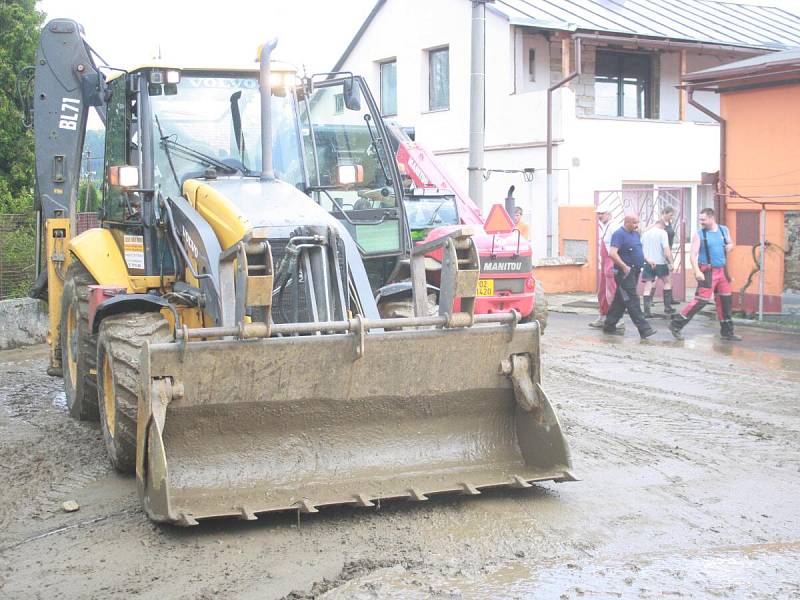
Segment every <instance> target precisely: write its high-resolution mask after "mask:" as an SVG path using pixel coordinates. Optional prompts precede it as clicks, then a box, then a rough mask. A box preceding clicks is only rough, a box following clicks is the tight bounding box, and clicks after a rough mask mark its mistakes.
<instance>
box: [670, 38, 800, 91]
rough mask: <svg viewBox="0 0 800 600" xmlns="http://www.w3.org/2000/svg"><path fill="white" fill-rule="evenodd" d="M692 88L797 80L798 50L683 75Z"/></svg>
mask: <svg viewBox="0 0 800 600" xmlns="http://www.w3.org/2000/svg"><path fill="white" fill-rule="evenodd" d="M683 80H684V81H685V82H686V83H688V84H689V85H690V86H692V87H695V88H697V87H702V88H704V89H721V88H730V87H737V86H741V85H742V84H743V83H746V84H755V85H758V84H763V83H772V82H778V81H785V80H800V48H793V49H792V50H784V51H783V52H774V53H770V54H764V55H761V56H756V57H754V58H748V59H746V60H738V61H736V62H732V63H727V64H724V65H720V66H718V67H712V68H710V69H703V70H702V71H695V72H694V73H689V74H687V75H685V76H684V78H683Z"/></svg>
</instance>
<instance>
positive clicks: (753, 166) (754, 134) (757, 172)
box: [721, 85, 800, 296]
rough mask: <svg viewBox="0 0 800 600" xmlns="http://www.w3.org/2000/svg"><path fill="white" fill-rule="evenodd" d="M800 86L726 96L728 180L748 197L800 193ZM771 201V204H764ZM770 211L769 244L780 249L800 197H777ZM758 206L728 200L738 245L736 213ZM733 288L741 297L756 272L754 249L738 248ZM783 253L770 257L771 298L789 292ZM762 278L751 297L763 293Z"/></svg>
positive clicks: (772, 252) (768, 282) (751, 290)
mask: <svg viewBox="0 0 800 600" xmlns="http://www.w3.org/2000/svg"><path fill="white" fill-rule="evenodd" d="M798 107H800V85H786V86H778V87H769V88H761V89H753V90H744V91H738V92H725V93H723V94H722V97H721V111H722V116H723V118H725V120H726V122H727V143H726V150H727V158H726V169H727V174H726V179H727V181H728V185H730V187H732V188H733V189H734V190H736V191H737V192H738V193H739V194H740V195H743V196H776V195H784V194H785V195H792V194H800V110H799V109H798ZM763 201H764V202H770V199H763ZM772 201H773V202H788V203H790V204H781V205H778V204H772V205H768V206H767V228H766V234H767V236H766V239H767V240H769V241H770V242H773V243H775V244H777V245H779V246H782V245H783V243H784V221H783V211H785V210H800V197H798V198H776V199H774V200H772ZM760 209H761V206H760V205H759V204H754V203H753V202H750V201H747V200H743V199H737V198H735V197H731V196H729V197H728V198H727V211H726V214H725V217H726V220H725V222H726V223H727V224H728V226H729V227H730V229H731V236H732V237H733V241H734V243H736V242H737V232H736V211H737V210H755V211H760ZM728 269H729V271H730V274H731V276H732V277H733V280H734V281H733V288H734V291H735V292H738V291H739V290H740V289H741V287H742V286H743V285H744V284H745V282H746V281H747V276H748V275H749V273H750V271H751V270H752V269H753V257H752V246H737V247H736V248H735V249H734V251H733V253H732V255H731V256H730V260H729V267H728ZM783 271H784V263H783V253H782V252H780V251H778V250H775V249H774V250H768V251H767V253H766V265H765V272H766V277H765V280H764V290H765V293H766V295H772V296H780V294H781V293H782V292H783ZM758 288H759V276H758V274H756V275H755V276H754V277H753V281H752V283H751V285H750V287H749V288H748V289H747V293H748V294H757V293H758Z"/></svg>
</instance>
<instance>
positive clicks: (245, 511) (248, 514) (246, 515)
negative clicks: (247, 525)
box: [238, 506, 258, 521]
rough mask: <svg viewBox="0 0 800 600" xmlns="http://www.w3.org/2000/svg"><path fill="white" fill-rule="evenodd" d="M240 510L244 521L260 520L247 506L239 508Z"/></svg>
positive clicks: (240, 515)
mask: <svg viewBox="0 0 800 600" xmlns="http://www.w3.org/2000/svg"><path fill="white" fill-rule="evenodd" d="M238 510H239V518H240V519H241V520H242V521H257V520H258V517H257V516H256V514H255V513H254V512H253V511H252V510H250V509H249V508H247V507H246V506H239V507H238Z"/></svg>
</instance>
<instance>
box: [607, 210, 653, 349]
mask: <svg viewBox="0 0 800 600" xmlns="http://www.w3.org/2000/svg"><path fill="white" fill-rule="evenodd" d="M638 227H639V217H638V216H637V215H634V214H629V215H625V222H624V223H623V224H622V227H620V228H619V229H617V230H616V231H615V232H614V234H613V235H612V236H611V248H610V249H609V252H608V255H609V256H610V257H611V260H612V261H614V279H615V280H616V282H617V292H616V294H615V295H614V302H612V303H611V308H609V309H608V315H606V322H605V325H604V326H603V332H605V333H612V334H617V335H620V333H619V332H618V331H617V323H618V322H619V320H620V319H621V318H622V316H623V315H624V314H625V311H626V310H627V311H628V315H630V317H631V321H633V324H634V325H636V329H638V330H639V335H640V336H641V337H642V339H645V338H648V337H650V336H651V335H653V334H655V333H656V330H655V329H653V328H652V327H651V326H650V324H649V323H648V322H647V319H645V318H644V314H643V313H642V307H641V305H640V304H639V296H638V295H637V293H636V285H637V284H638V283H639V273H641V271H642V265H644V252H643V251H642V240H641V237H640V236H639V232H638V231H637V228H638Z"/></svg>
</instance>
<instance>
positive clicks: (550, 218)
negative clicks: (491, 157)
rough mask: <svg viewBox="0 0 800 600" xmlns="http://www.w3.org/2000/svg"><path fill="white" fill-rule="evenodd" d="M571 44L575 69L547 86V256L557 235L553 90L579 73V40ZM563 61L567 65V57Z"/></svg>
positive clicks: (574, 40)
mask: <svg viewBox="0 0 800 600" xmlns="http://www.w3.org/2000/svg"><path fill="white" fill-rule="evenodd" d="M573 44H574V47H575V51H574V54H575V70H574V71H572V73H570V74H569V75H567V76H566V77H564V78H563V79H562V80H561V81H558V82H556V83H554V84H553V85H551V86H550V87H549V88H547V256H548V257H550V256H554V245H555V244H554V243H553V241H554V239H553V238H554V237H555V236H556V235H558V225H557V223H558V221H557V219H558V207H557V206H555V194H554V192H555V190H554V186H553V92H555V91H556V90H557V89H558V88H560V87H561V86H563V85H565V84H567V83H569V82H570V81H572V80H573V79H575V78H576V77H578V76H579V75H580V74H581V40H580V38H574V39H573ZM562 48H563V49H562V62H563V61H564V57H563V53H564V51H568V50H569V45H567V44H563V45H562ZM566 58H567V62H566V63H565V64H566V65H567V67H569V57H566Z"/></svg>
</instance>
